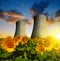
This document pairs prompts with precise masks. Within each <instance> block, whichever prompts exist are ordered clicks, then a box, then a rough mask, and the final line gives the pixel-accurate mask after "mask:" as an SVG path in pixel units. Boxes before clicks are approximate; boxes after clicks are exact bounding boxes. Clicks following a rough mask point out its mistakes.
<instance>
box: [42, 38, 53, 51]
mask: <svg viewBox="0 0 60 61" xmlns="http://www.w3.org/2000/svg"><path fill="white" fill-rule="evenodd" d="M52 41H53V40H51V39H49V38H46V39H45V40H44V44H43V46H44V49H45V50H46V51H51V50H52V49H53V46H54V44H53V42H52Z"/></svg>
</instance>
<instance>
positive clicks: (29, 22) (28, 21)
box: [24, 18, 34, 25]
mask: <svg viewBox="0 0 60 61" xmlns="http://www.w3.org/2000/svg"><path fill="white" fill-rule="evenodd" d="M24 21H25V23H27V24H28V25H32V24H33V23H34V20H33V18H31V19H24Z"/></svg>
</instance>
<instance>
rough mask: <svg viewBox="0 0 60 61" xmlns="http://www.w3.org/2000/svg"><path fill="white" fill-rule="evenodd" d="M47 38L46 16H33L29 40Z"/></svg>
mask: <svg viewBox="0 0 60 61" xmlns="http://www.w3.org/2000/svg"><path fill="white" fill-rule="evenodd" d="M47 36H48V32H47V28H46V16H45V15H43V14H38V15H36V16H34V26H33V32H32V35H31V38H35V37H39V38H46V37H47Z"/></svg>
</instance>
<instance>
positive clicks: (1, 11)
mask: <svg viewBox="0 0 60 61" xmlns="http://www.w3.org/2000/svg"><path fill="white" fill-rule="evenodd" d="M3 13H4V11H3V10H1V9H0V20H3V19H4V15H3Z"/></svg>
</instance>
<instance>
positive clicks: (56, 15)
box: [55, 9, 60, 17]
mask: <svg viewBox="0 0 60 61" xmlns="http://www.w3.org/2000/svg"><path fill="white" fill-rule="evenodd" d="M58 16H60V9H59V10H57V11H56V13H55V17H58Z"/></svg>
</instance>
